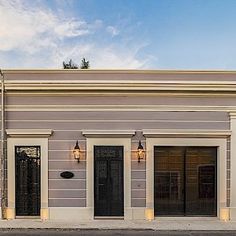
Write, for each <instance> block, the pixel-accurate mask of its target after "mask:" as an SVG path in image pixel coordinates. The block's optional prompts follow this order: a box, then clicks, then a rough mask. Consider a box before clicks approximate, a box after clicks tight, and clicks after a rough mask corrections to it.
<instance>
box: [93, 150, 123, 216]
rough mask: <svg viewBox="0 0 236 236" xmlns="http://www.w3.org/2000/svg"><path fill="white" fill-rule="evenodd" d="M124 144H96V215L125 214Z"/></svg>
mask: <svg viewBox="0 0 236 236" xmlns="http://www.w3.org/2000/svg"><path fill="white" fill-rule="evenodd" d="M123 164H124V163H123V146H94V190H95V191H94V194H95V195H94V199H95V201H94V208H95V216H123V215H124V190H123V189H124V187H123V182H124V179H123Z"/></svg>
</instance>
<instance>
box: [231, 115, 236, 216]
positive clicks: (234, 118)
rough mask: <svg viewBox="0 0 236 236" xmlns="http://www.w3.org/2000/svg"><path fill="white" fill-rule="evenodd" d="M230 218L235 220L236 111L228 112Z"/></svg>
mask: <svg viewBox="0 0 236 236" xmlns="http://www.w3.org/2000/svg"><path fill="white" fill-rule="evenodd" d="M230 124H231V131H232V134H231V140H230V141H231V145H230V146H231V148H230V219H231V220H236V112H234V113H230Z"/></svg>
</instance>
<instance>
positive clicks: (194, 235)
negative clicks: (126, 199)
mask: <svg viewBox="0 0 236 236" xmlns="http://www.w3.org/2000/svg"><path fill="white" fill-rule="evenodd" d="M13 235H14V236H15V235H20V236H21V235H22V236H23V235H24V236H31V235H32V236H64V235H65V236H80V235H84V236H93V235H98V236H122V235H127V236H152V235H157V236H172V235H173V236H236V231H232V230H231V231H166V230H163V231H162V230H160V231H155V230H100V229H93V230H79V229H66V230H65V229H56V230H55V229H0V236H13Z"/></svg>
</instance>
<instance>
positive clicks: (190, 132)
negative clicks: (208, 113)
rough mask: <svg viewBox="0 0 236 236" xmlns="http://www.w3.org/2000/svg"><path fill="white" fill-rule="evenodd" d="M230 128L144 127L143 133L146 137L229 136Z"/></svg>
mask: <svg viewBox="0 0 236 236" xmlns="http://www.w3.org/2000/svg"><path fill="white" fill-rule="evenodd" d="M231 133H232V132H231V131H230V130H200V129H181V130H179V129H143V135H144V136H145V137H146V138H157V137H166V138H174V137H178V138H180V137H183V138H186V137H188V138H209V137H221V138H222V137H228V136H230V135H231Z"/></svg>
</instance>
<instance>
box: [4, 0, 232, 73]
mask: <svg viewBox="0 0 236 236" xmlns="http://www.w3.org/2000/svg"><path fill="white" fill-rule="evenodd" d="M235 25H236V0H47V1H46V0H35V1H29V0H0V68H61V67H62V61H64V60H68V59H69V58H72V59H73V60H74V61H75V62H77V63H80V60H81V58H82V57H85V58H87V59H88V60H89V61H90V64H91V68H94V69H103V68H108V69H116V68H117V69H122V68H123V69H226V70H227V69H235V68H236V46H235V45H236V27H235Z"/></svg>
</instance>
